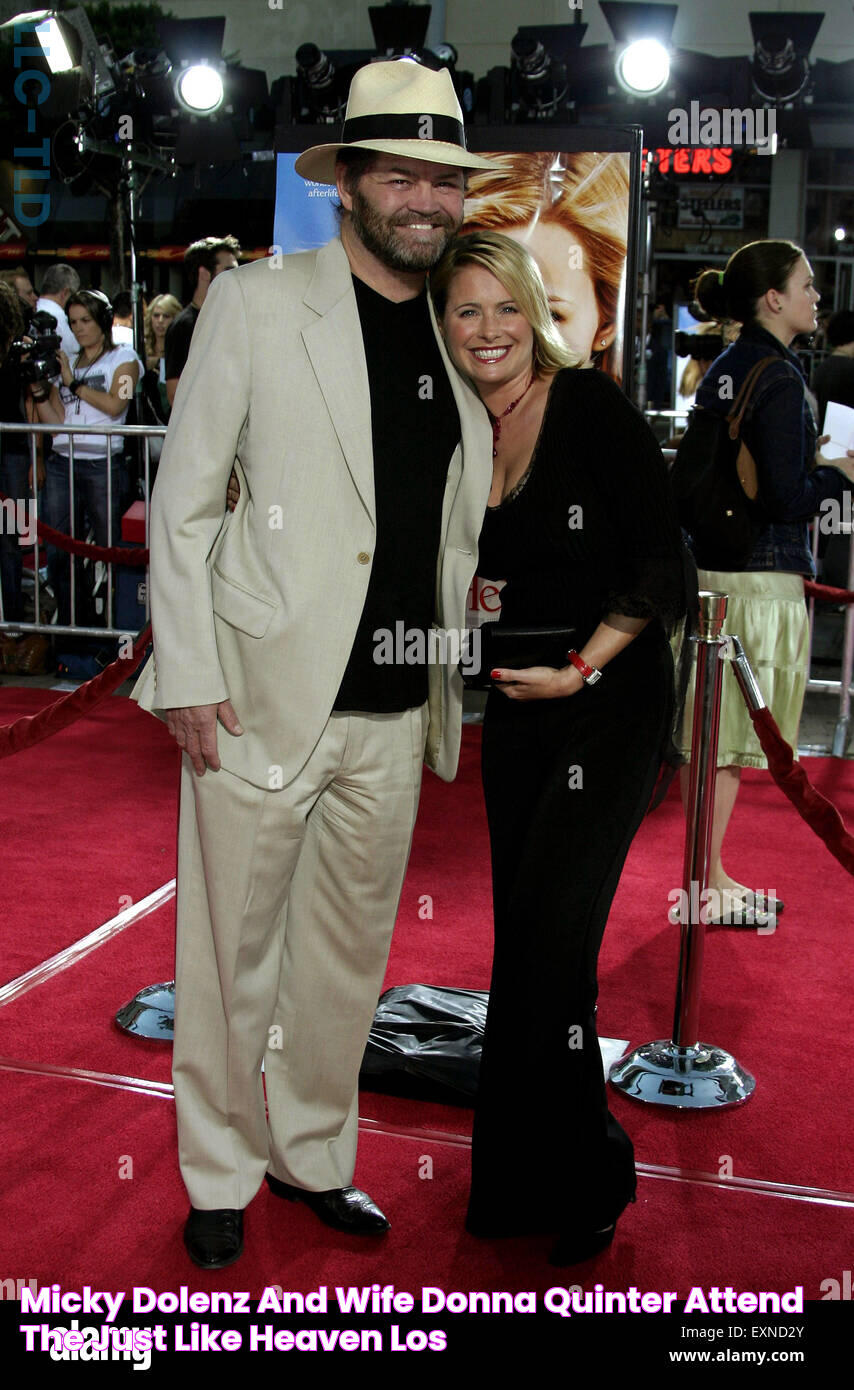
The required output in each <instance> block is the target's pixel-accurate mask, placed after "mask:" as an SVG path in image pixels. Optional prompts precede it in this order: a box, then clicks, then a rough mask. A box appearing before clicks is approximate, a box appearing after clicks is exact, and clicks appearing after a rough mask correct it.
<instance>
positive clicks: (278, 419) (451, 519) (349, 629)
mask: <svg viewBox="0 0 854 1390" xmlns="http://www.w3.org/2000/svg"><path fill="white" fill-rule="evenodd" d="M431 317H433V327H434V332H435V333H436V337H437V341H438V343H439V348H440V351H441V353H442V357H443V359H444V361H445V364H446V367H447V370H448V377H449V380H450V383H451V388H452V390H453V393H454V398H455V400H456V403H457V408H458V411H459V417H460V425H461V435H462V439H461V443H460V445H458V447H457V449H456V450H455V452H454V454H453V457H452V459H451V462H450V466H449V469H448V480H447V486H446V489H445V497H444V504H443V512H442V530H441V543H440V549H439V557H438V564H437V570H436V604H435V623H436V625H437V626H438V627H439V628H442V629H446V630H452V629H456V630H461V629H462V628H463V627H464V624H465V607H466V594H467V591H468V588H469V585H470V584H471V581H472V578H473V576H474V573H475V569H476V564H477V539H478V535H479V532H480V527H481V523H482V520H483V516H484V511H485V507H486V502H487V497H488V495H489V488H490V484H491V477H492V433H491V429H490V426H489V420H488V416H487V414H486V410H485V408H484V406H483V404H482V403H481V401H480V399H479V397H478V396H477V394H476V392H475V391H474V390H473V388H472V387H470V386H469V385H468V383H466V382H465V381H464V380H463V378H462V377H461V376H460V375H459V374H458V373H457V372H456V371H455V369H454V367H453V366H452V364H451V362H450V360H449V358H448V356H447V353H446V352H445V348H444V345H443V343H442V339H441V335H440V334H439V332H438V329H437V327H436V321H435V317H434V316H433V313H432V307H431ZM233 465H234V466H235V467H236V469H237V474H238V477H239V479H240V485H241V494H240V502H239V504H238V507H237V510H236V511H235V512H234V513H233V514H230V513H228V512H226V510H225V492H226V485H227V482H228V478H229V475H230V473H231V469H232V466H233ZM375 542H376V519H375V511H374V485H373V454H372V443H371V409H370V394H369V388H368V375H367V367H366V363H365V354H364V348H363V343H362V332H361V325H360V322H359V314H358V309H357V306H356V297H355V293H354V291H353V282H352V278H351V273H350V265H349V261H348V260H347V256H346V254H345V252H344V248H343V246H342V244H341V242H340V240H339V239H338V238H337V237H336V238H335V239H334V240H333V241H331V242H329V243H328V244H327V245H326V246H324V247H322V248H321V249H320V250H319V251H310V252H300V253H298V254H296V255H290V256H284V257H278V258H276V257H272V258H270V259H267V260H261V261H255V262H253V263H251V264H249V265H246V266H242V267H241V268H240V269H239V270H236V271H230V272H228V273H227V274H223V275H218V276H217V277H216V279H215V280H214V282H213V284H212V285H211V288H210V290H209V292H208V295H207V298H206V300H205V303H204V305H203V307H202V310H201V313H200V315H199V318H198V320H197V322H196V327H195V332H194V333H193V340H192V345H191V349H190V355H189V358H188V361H187V365H186V367H185V368H184V371H183V373H182V376H181V380H180V384H179V386H178V391H177V394H176V397H175V404H174V408H173V411H172V416H171V419H170V423H169V430H168V433H167V436H166V440H165V444H164V448H163V453H162V457H161V460H160V467H159V471H158V475H157V483H156V486H155V488H154V492H153V497H152V503H151V570H150V585H151V615H152V623H153V630H154V658H153V660H152V661H150V662H149V663H148V664H147V666H146V667H145V669H144V670H143V672H142V674H141V676H140V678H139V680H138V682H137V685H136V687H135V689H134V691H133V698H134V699H136V700H138V702H139V704H140V705H141V706H142V707H143V708H145V709H149V710H151V711H152V712H154V713H158V712H162V711H164V710H166V709H169V708H171V707H177V706H182V705H201V704H212V703H216V702H219V701H221V700H225V699H230V700H231V702H232V704H233V706H234V709H235V711H236V713H237V717H238V719H239V720H240V723H241V725H242V727H243V730H244V733H243V734H242V735H240V736H236V737H235V736H232V735H230V734H229V733H227V732H226V730H225V729H224V728H223V727H222V725H218V742H219V755H220V759H221V761H222V765H223V766H224V767H225V768H227V769H228V770H229V771H230V772H233V773H234V774H235V775H236V776H238V777H241V778H243V779H244V780H246V781H249V782H251V783H253V784H254V785H256V786H259V787H265V788H270V787H276V786H281V785H283V784H284V785H286V784H287V783H288V782H289V781H290V780H291V779H292V778H293V777H295V776H296V774H297V773H298V772H299V771H300V769H301V768H302V767H303V765H304V764H305V762H306V761H307V759H308V757H309V755H310V754H311V752H312V749H313V748H314V746H315V744H316V743H317V741H318V739H319V737H320V734H321V732H322V730H323V727H324V725H325V724H326V721H327V719H328V718H329V714H330V712H331V710H332V705H333V701H334V700H335V696H336V695H337V693H338V688H339V686H340V683H341V678H342V676H343V674H344V669H345V666H346V664H347V661H348V659H349V656H350V651H351V649H352V645H353V640H354V637H355V633H356V629H357V626H358V623H359V619H360V617H361V613H362V608H363V606H364V601H365V595H366V593H367V588H368V580H369V578H370V573H371V563H372V559H373V552H374V546H375ZM429 691H430V694H429V714H430V722H429V731H428V736H427V750H426V753H425V761H426V763H427V765H428V766H429V767H431V768H432V769H433V770H434V771H435V772H436V773H437V774H438V775H439V776H440V777H442V778H444V779H445V780H450V779H451V778H452V777H453V776H454V775H455V772H456V768H457V762H458V758H459V745H460V727H461V716H462V680H461V677H460V675H459V672H458V671H457V669H456V667H454V666H451V665H450V664H444V665H439V664H435V665H431V666H430V667H429Z"/></svg>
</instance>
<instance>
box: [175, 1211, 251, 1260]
mask: <svg viewBox="0 0 854 1390" xmlns="http://www.w3.org/2000/svg"><path fill="white" fill-rule="evenodd" d="M184 1244H185V1245H186V1247H187V1254H188V1255H189V1256H190V1259H191V1260H192V1261H193V1263H194V1264H197V1265H199V1266H200V1268H202V1269H224V1268H225V1266H226V1265H233V1264H234V1261H235V1260H239V1259H240V1256H241V1255H242V1253H243V1212H242V1211H234V1210H232V1209H231V1208H229V1207H226V1208H223V1209H222V1210H217V1211H199V1210H198V1209H197V1208H196V1207H190V1215H189V1216H188V1217H187V1224H186V1226H185V1227H184Z"/></svg>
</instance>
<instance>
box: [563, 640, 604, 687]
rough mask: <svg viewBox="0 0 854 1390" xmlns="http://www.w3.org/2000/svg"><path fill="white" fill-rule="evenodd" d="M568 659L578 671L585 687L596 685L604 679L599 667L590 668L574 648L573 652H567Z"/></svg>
mask: <svg viewBox="0 0 854 1390" xmlns="http://www.w3.org/2000/svg"><path fill="white" fill-rule="evenodd" d="M566 659H567V661H569V662H571V663H572V665H573V666H574V667H575V669H576V671H578V672H579V674H580V676H581V679H582V680H583V681H584V684H585V685H595V684H596V682H597V681H599V680H601V679H602V672H601V671H600V670H599V667H598V666H588V664H587V662H586V661H585V660H584V658H583V657H580V656H579V655H578V652H577V651H576V650H575V648H574V647H573V648H572V650H571V651H568V652H567V654H566Z"/></svg>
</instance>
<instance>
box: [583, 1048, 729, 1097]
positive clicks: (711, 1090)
mask: <svg viewBox="0 0 854 1390" xmlns="http://www.w3.org/2000/svg"><path fill="white" fill-rule="evenodd" d="M610 1081H611V1085H612V1086H615V1087H616V1089H617V1090H618V1091H622V1093H623V1095H624V1096H630V1097H631V1099H632V1100H644V1101H647V1102H648V1103H649V1104H651V1105H672V1106H677V1107H681V1108H682V1109H686V1110H712V1109H714V1108H718V1109H720V1107H721V1106H726V1105H743V1103H744V1102H745V1101H746V1100H749V1099H750V1096H751V1095H752V1094H753V1090H754V1088H755V1086H756V1078H755V1077H753V1076H751V1075H750V1072H749V1071H745V1070H744V1068H743V1067H741V1066H739V1064H738V1062H737V1061H736V1060H735V1058H734V1057H733V1056H731V1055H730V1053H729V1052H724V1051H723V1049H722V1048H720V1047H714V1046H713V1045H712V1044H711V1043H703V1042H701V1043H696V1044H695V1046H694V1047H677V1046H676V1044H675V1043H673V1042H669V1041H664V1040H661V1041H659V1042H651V1043H644V1044H643V1045H642V1046H641V1047H636V1048H635V1049H634V1050H633V1051H632V1052H630V1053H629V1054H628V1056H627V1057H624V1058H623V1059H622V1061H620V1062H616V1063H615V1064H614V1066H613V1067H612V1068H611V1071H610Z"/></svg>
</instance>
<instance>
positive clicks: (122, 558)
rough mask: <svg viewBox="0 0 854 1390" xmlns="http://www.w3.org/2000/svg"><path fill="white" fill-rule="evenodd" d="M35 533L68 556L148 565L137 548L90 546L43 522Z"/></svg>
mask: <svg viewBox="0 0 854 1390" xmlns="http://www.w3.org/2000/svg"><path fill="white" fill-rule="evenodd" d="M14 500H15V499H14V498H11V497H7V496H6V494H5V492H0V502H12V501H14ZM36 532H37V533H38V537H39V540H42V541H47V543H48V545H55V546H56V548H57V550H64V551H66V552H67V554H69V555H84V556H86V557H87V558H88V559H90V560H102V561H103V563H104V564H105V565H132V566H133V567H134V568H138V569H141V568H142V566H143V565H147V564H148V551H147V550H141V549H139V548H138V547H134V549H132V550H129V549H128V548H127V547H126V546H120V545H90V544H89V542H88V541H78V540H75V539H74V537H73V536H66V535H63V533H62V531H54V529H53V527H52V526H48V525H47V523H46V522H44V521H38V522H36ZM101 674H102V675H103V672H102V673H101Z"/></svg>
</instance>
